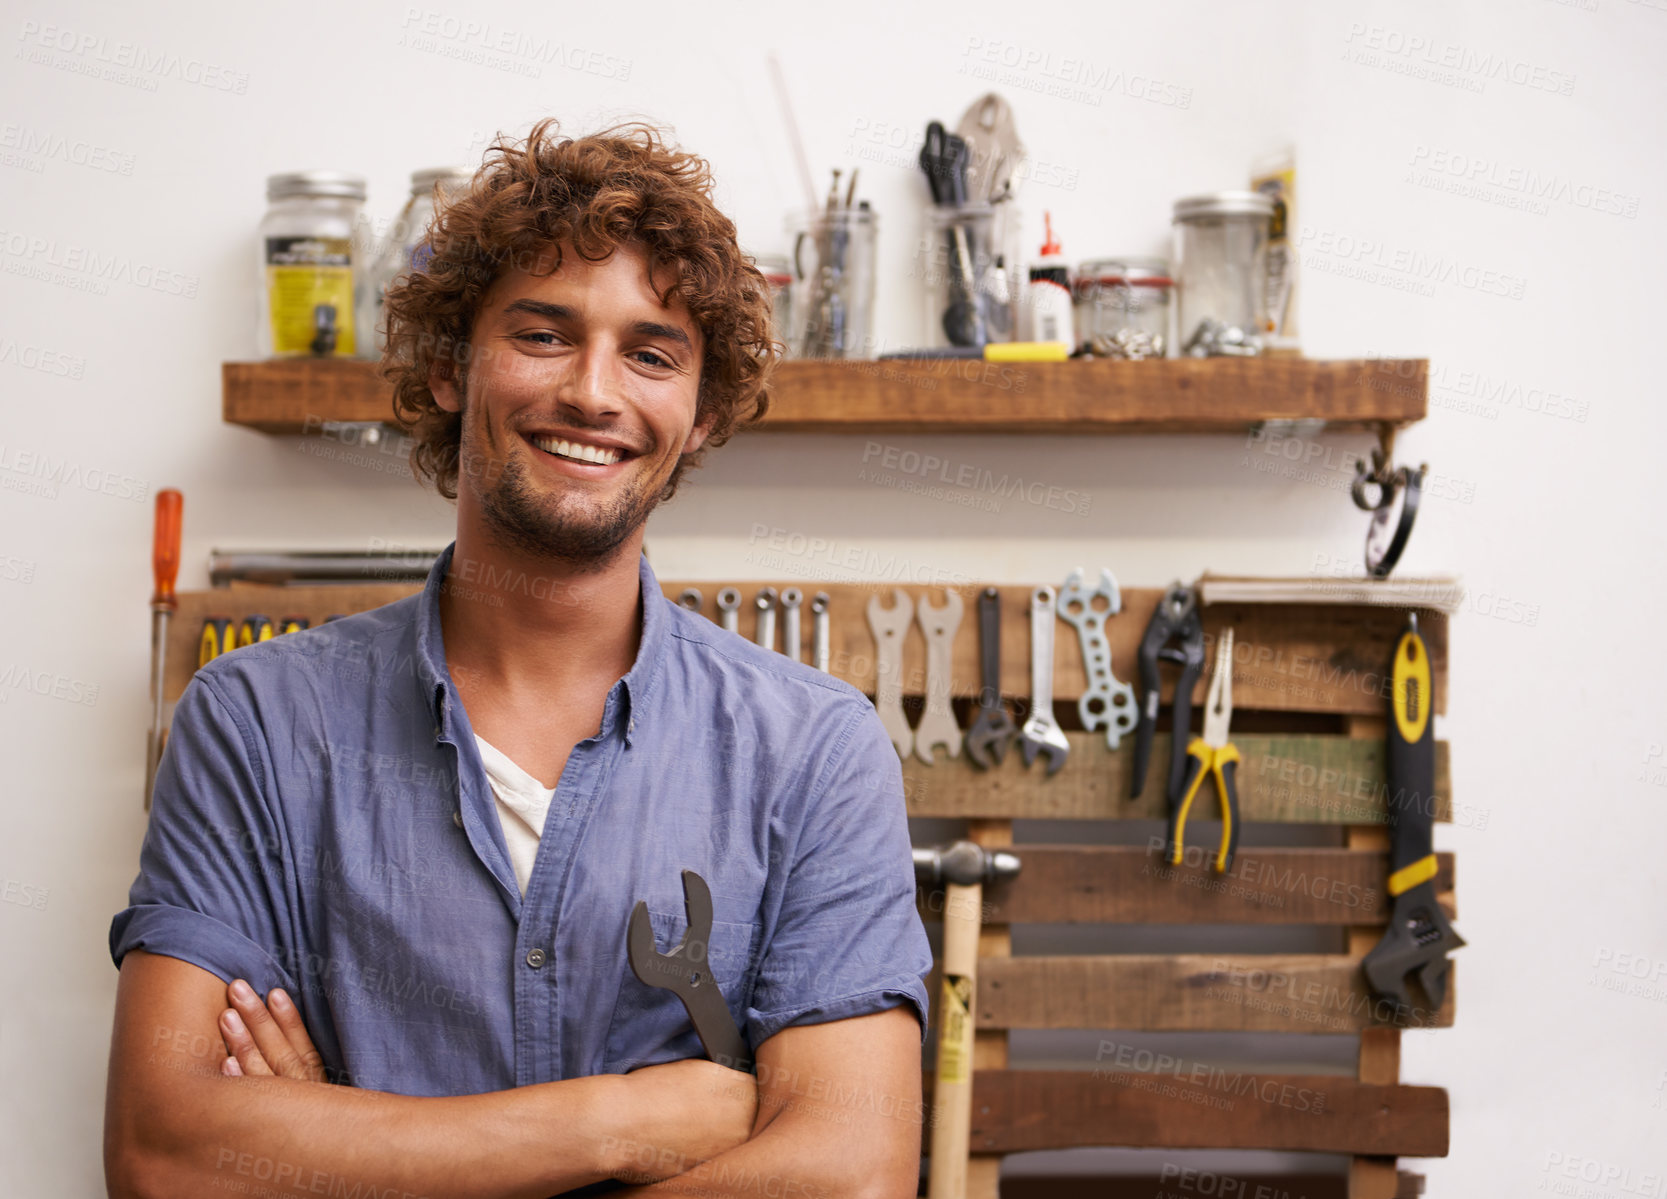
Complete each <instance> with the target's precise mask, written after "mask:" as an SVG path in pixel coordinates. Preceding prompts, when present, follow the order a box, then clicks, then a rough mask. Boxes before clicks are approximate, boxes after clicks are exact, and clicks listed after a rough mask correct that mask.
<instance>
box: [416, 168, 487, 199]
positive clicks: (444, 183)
mask: <svg viewBox="0 0 1667 1199" xmlns="http://www.w3.org/2000/svg"><path fill="white" fill-rule="evenodd" d="M474 177H475V168H474V167H424V168H423V169H422V170H420V171H412V172H411V194H412V195H413V196H426V195H427V194H428V193H429V192H431V191H433V190H434V185H435V184H436V183H438V184H439V185H440V189H441V190H442V191H448V192H449V191H455V190H456V189H457V188H460V187H468V186H469V184H470V183H471V182H472V181H473V180H474Z"/></svg>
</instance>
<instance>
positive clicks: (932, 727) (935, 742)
mask: <svg viewBox="0 0 1667 1199" xmlns="http://www.w3.org/2000/svg"><path fill="white" fill-rule="evenodd" d="M944 595H945V596H946V597H947V602H946V603H945V604H944V606H943V607H941V608H934V607H933V606H932V605H931V604H930V603H928V602H927V601H926V599H924V598H923V599H922V600H921V601H920V607H919V608H918V609H917V615H918V617H919V620H920V631H921V632H922V633H925V634H926V711H925V712H923V713H922V714H921V717H920V727H919V728H917V729H916V730H915V757H917V758H919V759H920V760H921V761H922V762H925V763H926V764H927V765H928V766H930V765H932V753H933V750H935V749H936V748H937V747H938V746H940V745H941V746H943V747H944V749H946V750H948V751H949V756H950V757H952V758H953V757H956V756H957V755H959V754H960V752H961V726H960V725H958V724H956V723H955V711H954V709H953V708H951V707H950V706H949V683H950V678H949V676H950V672H951V670H952V669H953V666H954V662H955V634H956V632H957V631H958V630H959V629H960V627H961V611H962V608H961V593H960V592H959V591H956V590H955V589H954V588H953V587H946V588H945V589H944Z"/></svg>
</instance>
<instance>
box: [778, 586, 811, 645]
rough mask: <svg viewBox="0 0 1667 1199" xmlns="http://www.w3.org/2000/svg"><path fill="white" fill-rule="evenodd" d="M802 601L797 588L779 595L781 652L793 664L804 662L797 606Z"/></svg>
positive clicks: (800, 593) (802, 638) (802, 635)
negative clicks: (791, 660) (792, 661)
mask: <svg viewBox="0 0 1667 1199" xmlns="http://www.w3.org/2000/svg"><path fill="white" fill-rule="evenodd" d="M804 600H805V596H804V592H802V591H800V590H799V589H798V588H797V587H789V588H787V589H786V590H784V591H783V592H782V593H781V640H782V647H781V652H782V653H784V654H786V655H787V656H788V657H789V658H792V659H793V660H794V661H795V662H803V661H804V660H805V643H804V634H803V633H801V632H800V631H799V605H800V604H802V603H804Z"/></svg>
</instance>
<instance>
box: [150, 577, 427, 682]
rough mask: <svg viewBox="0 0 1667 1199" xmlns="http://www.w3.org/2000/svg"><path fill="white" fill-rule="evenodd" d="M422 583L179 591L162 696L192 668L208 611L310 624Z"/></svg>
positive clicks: (374, 605)
mask: <svg viewBox="0 0 1667 1199" xmlns="http://www.w3.org/2000/svg"><path fill="white" fill-rule="evenodd" d="M420 590H422V588H421V587H413V586H411V585H410V584H406V583H367V584H357V583H339V584H331V585H329V586H321V587H268V586H234V587H217V588H213V589H211V590H208V591H181V592H180V593H179V607H178V608H177V609H176V610H175V612H174V615H173V617H172V618H171V619H170V620H169V621H168V648H167V651H166V655H167V660H166V662H165V663H164V668H163V682H162V690H163V695H164V697H165V698H167V699H168V700H177V699H178V698H179V697H180V694H181V693H182V692H183V691H184V690H185V685H186V684H187V683H189V682H190V681H191V676H192V675H194V674H196V673H197V643H198V640H199V639H200V638H201V637H202V632H203V621H204V620H205V619H207V618H208V617H209V616H211V615H212V616H228V617H231V618H232V619H233V620H234V621H236V622H238V623H241V622H242V620H243V618H244V617H245V616H255V615H262V616H270V617H271V618H272V619H273V620H274V621H278V620H281V619H282V618H283V617H285V616H305V617H306V618H307V619H308V621H310V622H311V623H312V624H313V625H314V626H317V625H321V624H323V623H324V618H325V617H326V616H330V615H332V614H335V613H340V614H341V615H343V616H351V615H352V614H353V613H355V612H366V611H369V610H370V609H372V608H379V607H381V606H382V605H383V604H391V603H393V602H394V601H395V600H399V599H404V598H405V597H406V596H407V595H410V594H411V593H412V592H413V591H420Z"/></svg>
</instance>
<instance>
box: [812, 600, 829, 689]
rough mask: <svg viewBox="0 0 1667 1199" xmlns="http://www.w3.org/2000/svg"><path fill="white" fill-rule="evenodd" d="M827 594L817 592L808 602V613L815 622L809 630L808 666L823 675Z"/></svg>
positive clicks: (825, 662)
mask: <svg viewBox="0 0 1667 1199" xmlns="http://www.w3.org/2000/svg"><path fill="white" fill-rule="evenodd" d="M828 603H829V600H828V593H827V592H826V591H818V592H817V593H816V595H815V596H814V597H812V599H811V601H810V612H811V615H812V616H814V617H815V621H814V623H813V624H812V626H811V630H810V664H811V665H812V666H814V667H816V669H817V670H820V671H821V672H822V673H823V674H827V673H828Z"/></svg>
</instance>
